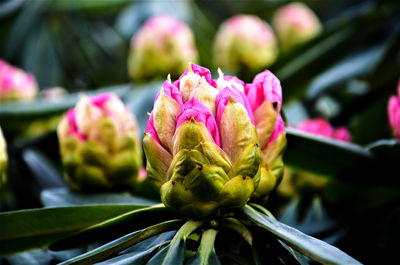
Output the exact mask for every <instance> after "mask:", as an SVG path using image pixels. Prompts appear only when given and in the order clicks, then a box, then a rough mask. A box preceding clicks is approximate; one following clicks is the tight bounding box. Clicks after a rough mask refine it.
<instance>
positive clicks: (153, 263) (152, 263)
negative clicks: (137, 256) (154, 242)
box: [146, 247, 169, 265]
mask: <svg viewBox="0 0 400 265" xmlns="http://www.w3.org/2000/svg"><path fill="white" fill-rule="evenodd" d="M168 250H169V248H168V247H165V248H163V249H162V250H160V251H159V252H157V254H155V255H154V256H153V257H151V259H150V260H149V261H148V262H147V263H146V265H160V264H161V263H162V262H163V260H164V258H165V256H167V253H168Z"/></svg>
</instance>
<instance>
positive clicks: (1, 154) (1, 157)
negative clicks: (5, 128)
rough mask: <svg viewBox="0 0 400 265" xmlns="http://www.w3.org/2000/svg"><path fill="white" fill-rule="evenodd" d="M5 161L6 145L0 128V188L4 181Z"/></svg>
mask: <svg viewBox="0 0 400 265" xmlns="http://www.w3.org/2000/svg"><path fill="white" fill-rule="evenodd" d="M7 161H8V159H7V144H6V140H5V139H4V136H3V132H2V130H1V128H0V188H1V186H2V184H3V183H4V182H5V181H6V170H7Z"/></svg>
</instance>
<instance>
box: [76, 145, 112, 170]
mask: <svg viewBox="0 0 400 265" xmlns="http://www.w3.org/2000/svg"><path fill="white" fill-rule="evenodd" d="M80 153H81V155H82V159H83V163H85V164H90V165H94V166H99V167H107V164H108V159H109V158H108V151H107V150H106V149H105V148H104V146H103V145H102V144H100V143H96V142H94V141H87V142H85V143H81V151H80Z"/></svg>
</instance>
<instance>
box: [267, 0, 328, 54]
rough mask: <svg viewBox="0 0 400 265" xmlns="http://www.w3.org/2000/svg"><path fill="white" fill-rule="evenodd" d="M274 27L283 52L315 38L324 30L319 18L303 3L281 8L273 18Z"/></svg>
mask: <svg viewBox="0 0 400 265" xmlns="http://www.w3.org/2000/svg"><path fill="white" fill-rule="evenodd" d="M272 25H273V27H274V29H275V31H276V33H277V35H278V38H279V41H280V44H281V46H282V49H283V50H289V49H291V48H292V47H294V46H296V45H298V44H301V43H304V42H306V41H308V40H310V39H312V38H314V37H315V36H316V35H317V34H318V33H319V32H320V31H321V28H322V26H321V23H320V21H319V19H318V17H317V16H316V15H315V14H314V12H313V11H312V10H311V9H309V8H308V7H307V6H306V5H305V4H303V3H290V4H287V5H285V6H283V7H281V8H280V9H279V10H278V11H276V13H275V15H274V17H273V18H272Z"/></svg>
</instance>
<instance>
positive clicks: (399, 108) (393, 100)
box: [387, 81, 400, 139]
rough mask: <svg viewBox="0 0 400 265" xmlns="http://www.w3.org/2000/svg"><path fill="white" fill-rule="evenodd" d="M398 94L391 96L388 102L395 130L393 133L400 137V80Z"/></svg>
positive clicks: (388, 109) (392, 125)
mask: <svg viewBox="0 0 400 265" xmlns="http://www.w3.org/2000/svg"><path fill="white" fill-rule="evenodd" d="M397 93H398V94H397V95H396V96H391V97H390V99H389V102H388V106H387V111H388V116H389V123H390V126H391V127H392V130H393V135H394V137H396V138H397V139H400V81H399V83H398V85H397Z"/></svg>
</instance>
